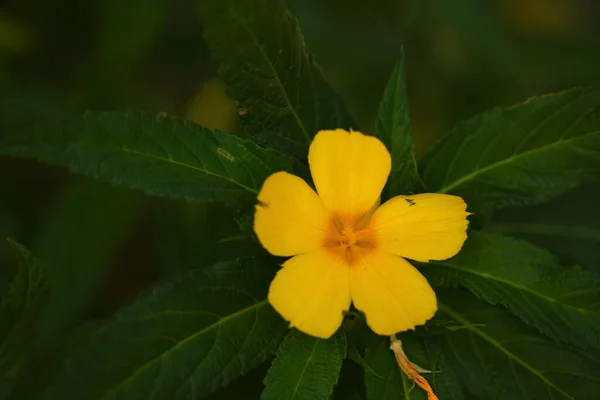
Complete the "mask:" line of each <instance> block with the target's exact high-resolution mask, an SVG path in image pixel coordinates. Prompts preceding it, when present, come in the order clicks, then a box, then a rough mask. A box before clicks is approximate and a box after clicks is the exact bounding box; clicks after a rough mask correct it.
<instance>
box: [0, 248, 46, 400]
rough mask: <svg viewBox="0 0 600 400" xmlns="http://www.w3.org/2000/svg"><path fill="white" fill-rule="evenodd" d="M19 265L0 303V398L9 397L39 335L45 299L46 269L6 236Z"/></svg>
mask: <svg viewBox="0 0 600 400" xmlns="http://www.w3.org/2000/svg"><path fill="white" fill-rule="evenodd" d="M9 242H10V244H11V246H12V247H13V248H14V251H15V252H16V253H17V255H18V260H19V269H18V271H17V275H16V276H15V278H14V279H13V281H12V283H11V285H10V287H9V288H8V293H6V296H5V297H4V299H2V302H1V306H0V399H4V398H8V395H9V394H10V392H11V390H12V387H13V386H14V385H15V383H16V381H17V379H18V378H19V375H20V374H21V372H22V369H23V367H24V365H25V364H26V363H27V360H28V357H29V355H30V354H31V353H32V350H33V348H34V347H35V342H36V340H37V339H38V337H37V332H38V324H39V321H40V319H41V317H42V315H43V312H44V308H45V306H46V303H47V301H48V294H49V288H48V278H47V273H46V271H45V269H44V268H43V267H42V265H41V263H40V261H39V260H37V259H36V258H35V257H33V255H31V253H30V252H29V251H28V250H27V249H26V248H25V247H23V246H21V245H20V244H19V243H17V242H15V241H13V240H9Z"/></svg>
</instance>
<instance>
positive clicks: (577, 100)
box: [420, 89, 600, 212]
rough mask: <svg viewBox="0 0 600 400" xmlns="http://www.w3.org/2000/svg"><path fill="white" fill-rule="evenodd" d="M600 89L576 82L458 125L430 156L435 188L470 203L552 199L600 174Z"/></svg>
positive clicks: (475, 207) (430, 183)
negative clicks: (566, 88)
mask: <svg viewBox="0 0 600 400" xmlns="http://www.w3.org/2000/svg"><path fill="white" fill-rule="evenodd" d="M599 106H600V90H597V89H573V90H569V91H565V92H561V93H558V94H552V95H547V96H542V97H535V98H532V99H530V100H528V101H526V102H525V103H523V104H519V105H517V106H514V107H512V108H508V109H494V110H491V111H488V112H485V113H483V114H480V115H477V116H475V117H473V118H472V119H470V120H468V121H467V122H464V123H462V124H460V125H458V126H457V127H456V128H455V129H454V130H453V131H452V132H450V134H449V135H448V136H447V137H446V138H445V139H443V140H441V141H440V142H439V143H438V144H437V145H436V146H434V148H433V149H432V150H431V151H430V152H429V153H428V154H427V155H426V156H425V158H424V159H423V161H422V163H421V165H420V166H421V171H422V174H421V177H422V178H423V181H424V183H425V185H426V187H427V189H428V190H429V191H435V192H439V193H451V194H456V195H459V196H462V197H464V199H465V200H466V202H467V204H468V205H469V210H470V211H474V212H480V211H488V210H491V209H494V208H500V207H503V206H506V205H512V204H530V203H539V202H543V201H547V200H549V199H551V198H553V197H555V196H557V195H559V194H561V193H564V192H565V191H567V190H569V189H573V188H575V187H577V186H579V185H581V184H582V183H585V182H590V181H598V179H599V178H600V113H599V112H598V107H599Z"/></svg>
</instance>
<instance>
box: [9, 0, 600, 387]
mask: <svg viewBox="0 0 600 400" xmlns="http://www.w3.org/2000/svg"><path fill="white" fill-rule="evenodd" d="M196 1H202V0H196ZM195 4H196V2H195V1H192V0H144V1H141V0H128V1H123V0H104V1H100V0H95V1H82V0H3V1H0V140H2V136H3V135H6V134H8V133H14V132H16V131H18V130H19V129H23V127H24V126H26V125H27V124H28V123H31V122H32V121H35V120H38V119H42V118H47V117H51V116H57V115H64V114H71V113H74V112H79V111H82V110H85V109H110V110H113V109H114V110H126V109H147V110H152V111H156V112H160V111H164V112H168V113H172V114H175V115H178V116H181V117H185V118H189V119H192V120H194V121H195V122H197V123H199V124H201V125H204V126H207V127H209V128H219V129H224V130H226V131H230V132H235V131H236V130H238V129H240V127H239V125H238V123H237V121H236V113H235V109H234V105H233V102H232V101H231V100H229V99H228V98H227V97H226V96H225V95H224V93H223V85H222V83H221V82H220V81H219V79H218V77H217V67H218V65H217V63H216V62H215V61H214V60H213V59H212V58H211V54H210V52H209V50H208V48H207V46H206V44H205V43H204V41H203V38H202V27H201V26H200V24H199V22H198V16H197V12H196V7H195ZM287 4H288V6H289V8H290V10H291V12H292V13H293V14H294V15H295V16H296V17H297V18H298V20H299V22H300V26H301V28H302V30H303V32H304V35H305V39H306V42H307V43H308V45H309V48H310V50H311V51H312V52H313V53H314V54H315V57H316V59H317V61H318V63H319V64H320V65H321V67H322V68H323V70H324V72H325V75H326V76H327V77H328V79H329V80H330V81H331V82H332V84H333V85H334V87H335V88H337V90H338V91H339V92H340V93H341V94H342V96H343V98H344V99H345V101H346V104H347V105H348V108H349V109H350V111H351V112H352V114H353V115H354V117H355V118H356V120H357V121H358V124H359V126H360V127H361V129H362V130H363V131H364V132H366V133H372V132H373V130H374V125H375V117H376V113H377V108H378V105H379V100H380V98H381V96H382V93H383V89H384V87H385V84H386V81H387V79H388V76H389V74H390V73H391V71H392V68H393V66H394V64H395V62H396V60H397V57H398V55H399V52H400V48H401V46H402V45H404V49H405V54H406V63H407V84H408V97H409V102H410V112H411V116H412V120H413V126H414V135H415V136H416V139H417V152H418V153H419V154H422V153H423V152H424V151H425V150H426V149H427V147H428V146H429V145H430V144H431V143H432V142H433V141H435V140H436V139H437V138H439V137H440V135H442V134H443V133H444V132H446V131H447V130H448V129H449V128H450V127H452V126H453V124H455V123H456V122H458V121H460V120H462V119H465V118H467V117H469V116H471V115H473V114H474V113H477V112H480V111H483V110H485V109H488V108H490V107H494V106H506V105H511V104H513V103H516V102H520V101H523V100H525V99H527V98H528V97H530V96H534V95H538V94H543V93H547V92H554V91H559V90H562V89H566V88H569V87H573V86H581V85H594V84H597V83H599V82H600V2H598V1H594V0H526V1H521V0H486V1H481V0H402V1H397V0H374V1H371V2H367V1H364V0H344V1H342V0H330V1H318V0H288V1H287ZM2 237H13V238H15V239H17V240H18V241H20V242H21V243H23V244H24V245H25V246H27V247H28V248H29V249H30V250H31V251H32V252H33V253H34V254H35V255H36V256H38V257H39V258H40V259H42V260H43V261H44V263H45V264H46V266H47V268H48V270H49V274H50V279H51V282H52V287H53V295H52V301H51V302H50V311H49V314H48V317H47V320H46V321H45V322H44V323H43V324H42V329H41V332H42V334H41V336H42V338H43V340H42V343H46V344H42V345H40V346H41V347H42V348H44V346H46V347H47V348H53V343H55V342H56V341H57V340H58V339H57V337H61V336H62V333H64V332H71V331H72V330H73V329H77V328H78V327H81V326H82V323H83V322H84V321H90V320H100V321H101V320H102V318H105V317H106V316H108V315H110V314H111V313H112V312H113V311H114V310H115V309H116V308H118V307H119V306H120V305H122V304H125V303H127V302H128V301H130V300H131V299H132V298H133V297H134V296H135V295H136V293H137V292H138V291H139V290H140V289H142V288H144V287H146V286H147V285H149V284H150V283H151V282H153V281H155V280H156V279H159V278H160V277H162V276H164V275H166V274H171V273H176V272H178V271H182V270H186V269H191V268H199V267H202V266H205V265H209V264H210V263H212V262H214V261H215V260H217V259H222V258H230V257H234V256H235V255H237V254H240V253H243V254H247V253H251V252H254V251H257V249H256V246H254V244H253V243H252V241H251V240H248V239H245V238H240V237H238V233H237V229H236V223H235V221H234V218H233V213H232V212H231V211H229V210H227V209H225V208H223V207H221V206H219V205H212V204H197V203H186V202H184V201H174V200H165V199H159V198H152V197H148V196H144V195H142V194H141V193H138V192H133V191H129V190H124V189H119V188H113V187H111V186H110V185H107V184H103V183H98V182H94V181H91V180H89V179H86V178H84V177H80V176H73V175H70V174H69V173H68V172H67V171H64V170H61V169H56V168H50V167H46V166H43V165H41V164H38V163H35V162H32V161H25V160H18V159H11V158H3V157H0V238H2ZM233 249H235V251H234V250H233ZM13 261H14V260H13V255H12V252H11V251H10V250H9V247H8V246H7V245H6V244H5V241H4V240H2V241H0V294H2V293H3V292H4V291H5V288H6V287H7V282H9V279H10V277H11V275H12V274H13V273H14V262H13ZM257 376H259V378H258V379H259V380H260V379H262V375H260V374H259V375H257Z"/></svg>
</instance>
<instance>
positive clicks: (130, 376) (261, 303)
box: [102, 299, 267, 399]
mask: <svg viewBox="0 0 600 400" xmlns="http://www.w3.org/2000/svg"><path fill="white" fill-rule="evenodd" d="M265 304H267V300H266V299H265V300H261V301H259V302H256V303H254V304H252V305H251V306H249V307H245V308H242V309H241V310H239V311H236V312H235V313H233V314H229V315H227V316H225V317H222V318H221V319H219V320H218V321H216V322H215V323H213V324H211V325H209V326H207V327H205V328H203V329H201V330H199V331H197V332H194V333H193V334H192V335H190V336H188V337H187V338H185V339H183V340H180V341H179V343H177V344H176V345H174V346H172V347H171V348H169V349H168V350H166V351H164V352H162V353H160V354H159V355H158V357H155V358H153V359H151V360H150V361H147V362H146V363H145V364H144V365H142V366H141V367H139V368H137V369H136V370H135V371H133V372H131V373H130V374H128V376H127V377H126V378H125V379H123V380H122V381H120V382H119V383H118V384H117V385H116V386H114V387H113V388H112V389H110V391H107V392H106V394H105V395H104V396H102V399H109V398H110V396H111V395H112V394H113V393H115V392H116V391H117V390H119V389H120V388H121V387H123V386H124V385H126V384H127V383H128V382H130V381H131V380H132V379H133V378H135V377H136V376H137V375H139V374H140V373H141V372H142V371H144V370H146V369H148V368H149V367H150V366H152V365H153V364H155V363H156V362H158V361H160V360H162V359H163V358H164V357H166V356H167V355H169V354H170V353H172V352H173V351H175V350H176V349H178V348H180V347H181V346H184V345H186V344H187V343H189V342H191V341H193V340H195V339H196V338H197V337H198V336H200V335H202V334H204V333H206V332H208V331H210V330H211V329H214V328H220V327H221V325H223V324H224V323H225V322H227V321H230V320H231V319H234V318H236V317H238V316H240V315H243V314H245V313H247V312H249V311H256V309H258V308H259V307H262V306H264V305H265Z"/></svg>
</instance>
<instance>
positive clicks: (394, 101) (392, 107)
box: [376, 56, 422, 198]
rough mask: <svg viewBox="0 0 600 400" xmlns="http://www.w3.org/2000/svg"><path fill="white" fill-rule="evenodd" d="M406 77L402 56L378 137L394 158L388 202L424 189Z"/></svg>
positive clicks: (379, 121)
mask: <svg viewBox="0 0 600 400" xmlns="http://www.w3.org/2000/svg"><path fill="white" fill-rule="evenodd" d="M404 75H405V68H404V56H402V57H401V58H400V60H399V61H398V65H396V68H395V69H394V72H393V73H392V76H391V77H390V81H389V82H388V85H387V88H386V89H385V93H384V94H383V100H382V101H381V105H380V106H379V115H378V117H377V131H376V134H377V137H378V138H379V139H381V141H382V142H383V143H384V144H385V146H386V147H387V148H388V150H389V151H390V154H391V156H392V172H391V173H390V179H389V181H388V183H387V185H386V188H385V189H384V194H385V196H386V197H387V198H390V197H394V196H396V195H399V194H409V193H415V192H418V191H419V190H420V189H421V188H422V183H421V181H420V178H419V172H418V171H417V161H416V159H415V155H414V147H415V144H414V138H413V137H412V135H411V123H410V115H409V114H408V101H407V98H406V84H405V80H404Z"/></svg>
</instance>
